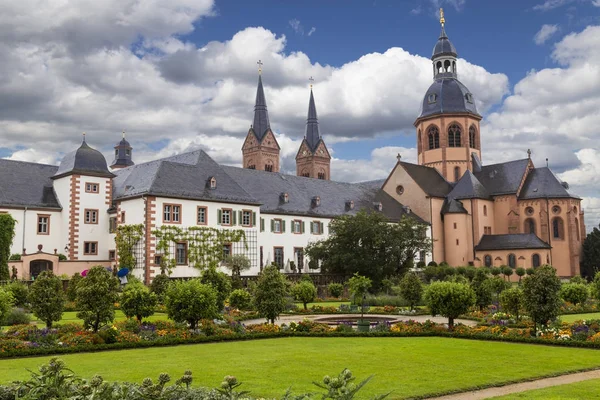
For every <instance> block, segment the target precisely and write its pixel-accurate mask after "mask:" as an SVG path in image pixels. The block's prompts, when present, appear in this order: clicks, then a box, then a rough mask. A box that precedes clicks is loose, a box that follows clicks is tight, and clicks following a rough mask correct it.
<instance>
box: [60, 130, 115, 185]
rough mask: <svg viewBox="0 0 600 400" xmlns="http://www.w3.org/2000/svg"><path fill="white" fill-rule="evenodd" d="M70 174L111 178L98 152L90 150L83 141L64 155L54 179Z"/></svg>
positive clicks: (111, 175) (104, 160)
mask: <svg viewBox="0 0 600 400" xmlns="http://www.w3.org/2000/svg"><path fill="white" fill-rule="evenodd" d="M70 174H81V175H91V176H101V177H106V178H112V177H113V176H114V174H112V173H111V172H110V171H109V170H108V166H107V165H106V158H104V156H103V155H102V153H100V152H99V151H98V150H96V149H93V148H91V147H90V146H88V144H87V143H86V142H85V139H84V140H83V143H82V144H81V146H80V147H79V148H78V149H77V150H75V151H72V152H70V153H68V154H66V155H65V156H64V157H63V159H62V161H61V162H60V165H59V167H58V170H57V171H56V174H55V175H54V177H53V178H54V179H58V178H61V177H63V176H66V175H70Z"/></svg>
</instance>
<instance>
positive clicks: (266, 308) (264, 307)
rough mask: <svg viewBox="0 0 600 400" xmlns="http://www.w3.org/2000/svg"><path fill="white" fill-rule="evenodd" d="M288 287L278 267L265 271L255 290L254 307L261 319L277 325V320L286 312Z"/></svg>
mask: <svg viewBox="0 0 600 400" xmlns="http://www.w3.org/2000/svg"><path fill="white" fill-rule="evenodd" d="M286 296H287V285H286V280H285V277H284V276H283V275H281V273H280V272H279V270H278V269H277V267H276V266H274V265H269V266H267V267H265V269H263V271H262V272H261V274H260V276H259V277H258V282H257V284H256V289H255V290H254V307H255V308H256V311H258V314H259V315H260V316H261V317H264V318H266V319H268V320H269V321H271V324H274V323H275V318H277V317H278V316H279V314H281V313H282V312H284V311H285V307H286Z"/></svg>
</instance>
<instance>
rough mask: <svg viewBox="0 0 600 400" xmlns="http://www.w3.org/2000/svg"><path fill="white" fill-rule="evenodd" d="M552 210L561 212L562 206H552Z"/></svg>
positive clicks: (557, 212) (555, 212)
mask: <svg viewBox="0 0 600 400" xmlns="http://www.w3.org/2000/svg"><path fill="white" fill-rule="evenodd" d="M552 212H553V213H554V214H560V207H559V206H554V207H552Z"/></svg>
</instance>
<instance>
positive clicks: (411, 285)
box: [399, 272, 423, 311]
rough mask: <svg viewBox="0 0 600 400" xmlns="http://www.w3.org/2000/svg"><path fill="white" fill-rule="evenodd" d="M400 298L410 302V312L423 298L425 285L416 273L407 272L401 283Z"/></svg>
mask: <svg viewBox="0 0 600 400" xmlns="http://www.w3.org/2000/svg"><path fill="white" fill-rule="evenodd" d="M399 288H400V296H402V298H403V299H404V300H406V301H407V302H408V304H409V305H410V310H411V311H412V310H414V309H415V306H416V305H417V304H419V302H420V301H421V298H422V297H423V284H422V283H421V279H419V276H418V275H417V274H415V273H414V272H407V273H406V274H404V276H403V277H402V280H401V281H400V285H399Z"/></svg>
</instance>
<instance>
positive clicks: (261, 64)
mask: <svg viewBox="0 0 600 400" xmlns="http://www.w3.org/2000/svg"><path fill="white" fill-rule="evenodd" d="M256 64H258V74H259V75H262V66H263V63H262V61H260V60H258V62H257V63H256Z"/></svg>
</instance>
